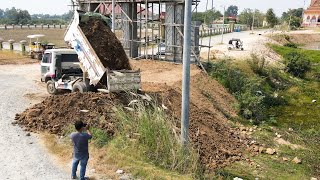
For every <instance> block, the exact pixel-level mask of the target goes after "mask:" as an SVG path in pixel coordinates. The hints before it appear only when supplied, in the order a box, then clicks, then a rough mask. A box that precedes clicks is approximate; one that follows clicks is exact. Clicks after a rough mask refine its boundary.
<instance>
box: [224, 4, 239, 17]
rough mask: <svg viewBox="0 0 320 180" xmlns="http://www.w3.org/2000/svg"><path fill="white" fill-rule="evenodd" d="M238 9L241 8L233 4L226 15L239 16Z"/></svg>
mask: <svg viewBox="0 0 320 180" xmlns="http://www.w3.org/2000/svg"><path fill="white" fill-rule="evenodd" d="M238 10H239V8H238V6H234V5H231V6H229V7H228V9H227V10H226V13H225V15H226V16H238Z"/></svg>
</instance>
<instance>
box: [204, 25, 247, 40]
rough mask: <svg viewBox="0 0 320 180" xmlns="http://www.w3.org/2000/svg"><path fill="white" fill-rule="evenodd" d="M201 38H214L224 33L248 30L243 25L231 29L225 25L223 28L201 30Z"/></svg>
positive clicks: (215, 27)
mask: <svg viewBox="0 0 320 180" xmlns="http://www.w3.org/2000/svg"><path fill="white" fill-rule="evenodd" d="M200 29H201V30H200V37H206V36H213V35H218V34H222V32H223V33H231V32H234V31H238V32H239V31H245V30H248V27H247V26H243V25H236V26H234V27H231V26H230V25H225V26H224V27H222V26H214V27H211V28H200Z"/></svg>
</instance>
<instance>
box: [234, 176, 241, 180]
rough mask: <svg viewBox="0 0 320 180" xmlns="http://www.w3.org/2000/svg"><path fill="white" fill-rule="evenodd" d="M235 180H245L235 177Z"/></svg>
mask: <svg viewBox="0 0 320 180" xmlns="http://www.w3.org/2000/svg"><path fill="white" fill-rule="evenodd" d="M233 180H243V179H242V178H239V177H235V178H233Z"/></svg>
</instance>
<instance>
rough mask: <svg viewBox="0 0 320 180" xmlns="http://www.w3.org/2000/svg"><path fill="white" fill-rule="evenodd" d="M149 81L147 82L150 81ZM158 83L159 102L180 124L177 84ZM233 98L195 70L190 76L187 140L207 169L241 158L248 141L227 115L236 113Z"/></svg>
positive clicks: (231, 115)
mask: <svg viewBox="0 0 320 180" xmlns="http://www.w3.org/2000/svg"><path fill="white" fill-rule="evenodd" d="M150 85H151V84H150ZM166 87H167V88H166V89H165V85H163V86H162V92H159V93H160V94H161V96H162V97H161V99H162V103H163V104H164V105H165V106H166V107H168V109H169V110H170V113H171V115H172V116H173V117H174V118H175V120H176V122H175V124H176V126H177V127H178V128H180V117H181V88H180V87H179V86H177V87H174V88H172V87H169V86H166ZM234 103H235V100H234V98H233V97H232V96H231V95H230V94H228V93H227V92H226V90H225V89H224V88H223V87H222V86H221V85H220V84H218V82H216V81H215V80H212V79H210V78H209V77H207V76H205V75H203V74H198V75H196V76H193V77H192V80H191V98H190V111H189V113H190V128H189V132H190V140H191V142H192V143H193V145H194V148H195V149H196V150H197V151H198V152H199V155H200V162H201V163H202V164H204V165H205V166H206V168H208V169H215V168H221V167H225V166H227V165H229V164H231V163H232V162H234V161H238V160H241V159H242V158H243V154H242V153H243V152H244V150H245V149H246V148H247V144H249V140H248V139H247V138H246V137H243V136H242V137H241V136H240V132H239V130H238V129H237V128H232V124H231V123H230V121H228V119H229V118H230V117H235V116H236V111H235V110H234V109H233V108H232V105H233V104H234Z"/></svg>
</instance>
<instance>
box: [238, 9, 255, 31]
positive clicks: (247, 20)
mask: <svg viewBox="0 0 320 180" xmlns="http://www.w3.org/2000/svg"><path fill="white" fill-rule="evenodd" d="M252 22H253V10H252V9H250V8H246V9H244V10H243V11H242V12H241V13H240V15H239V23H240V24H245V25H247V26H249V27H251V25H252Z"/></svg>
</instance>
